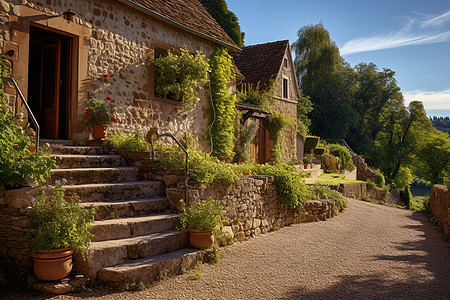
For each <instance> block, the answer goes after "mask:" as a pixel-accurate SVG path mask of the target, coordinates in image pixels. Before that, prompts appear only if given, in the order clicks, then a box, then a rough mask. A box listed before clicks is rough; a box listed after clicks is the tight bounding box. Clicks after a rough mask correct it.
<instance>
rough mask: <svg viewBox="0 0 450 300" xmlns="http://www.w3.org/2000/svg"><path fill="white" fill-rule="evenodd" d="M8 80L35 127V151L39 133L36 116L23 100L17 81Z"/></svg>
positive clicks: (37, 147) (37, 146)
mask: <svg viewBox="0 0 450 300" xmlns="http://www.w3.org/2000/svg"><path fill="white" fill-rule="evenodd" d="M8 79H9V80H11V82H12V83H13V85H14V87H15V89H16V91H17V93H18V94H19V98H20V100H22V104H23V105H24V106H25V108H26V109H27V112H28V117H29V118H30V119H31V122H33V125H34V127H35V129H36V136H35V142H36V153H37V151H38V149H39V133H40V127H39V124H38V122H37V121H36V118H35V117H34V115H33V112H32V111H31V109H30V107H29V106H28V103H27V101H26V100H25V97H24V96H23V94H22V91H21V90H20V88H19V86H18V85H17V82H16V80H15V79H14V78H12V77H8Z"/></svg>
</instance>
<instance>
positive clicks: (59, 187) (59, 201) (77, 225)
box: [30, 181, 95, 252]
mask: <svg viewBox="0 0 450 300" xmlns="http://www.w3.org/2000/svg"><path fill="white" fill-rule="evenodd" d="M64 196H65V193H64V188H63V183H60V182H58V181H57V182H56V183H55V185H54V187H53V189H52V195H51V196H50V197H47V196H46V195H45V194H44V192H41V193H40V194H39V195H38V196H37V197H36V198H32V201H31V211H30V221H31V226H32V228H33V229H34V230H33V237H34V242H33V246H32V250H33V252H34V251H36V250H51V249H57V248H67V247H68V248H72V249H73V250H74V251H76V252H80V251H83V250H85V249H86V248H87V246H88V245H89V242H90V240H91V237H92V235H91V233H90V232H89V229H90V228H91V226H92V223H93V222H94V214H95V211H94V209H83V208H81V206H80V205H79V203H80V202H81V200H80V199H79V198H77V197H72V198H71V199H70V200H65V199H64Z"/></svg>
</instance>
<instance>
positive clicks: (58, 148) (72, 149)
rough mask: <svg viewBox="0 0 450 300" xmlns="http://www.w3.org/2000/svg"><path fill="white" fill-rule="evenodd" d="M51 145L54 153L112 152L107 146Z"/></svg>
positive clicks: (92, 153) (95, 153)
mask: <svg viewBox="0 0 450 300" xmlns="http://www.w3.org/2000/svg"><path fill="white" fill-rule="evenodd" d="M50 147H51V152H52V153H53V154H74V155H100V154H110V152H111V150H110V148H109V147H107V146H66V145H50Z"/></svg>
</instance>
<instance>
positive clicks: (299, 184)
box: [252, 163, 312, 208]
mask: <svg viewBox="0 0 450 300" xmlns="http://www.w3.org/2000/svg"><path fill="white" fill-rule="evenodd" d="M252 170H253V172H254V173H256V174H258V175H271V176H273V177H274V178H275V182H276V184H277V189H278V199H279V200H280V201H281V202H282V203H283V204H284V205H286V206H287V207H289V208H297V207H301V206H302V204H303V203H304V202H305V201H307V200H310V199H312V192H311V188H310V187H308V186H307V185H306V184H305V183H304V182H303V175H302V174H300V173H298V172H296V171H295V170H294V169H293V167H292V166H290V165H288V164H286V163H278V164H274V165H271V164H264V165H255V166H254V167H253V169H252Z"/></svg>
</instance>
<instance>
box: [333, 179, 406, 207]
mask: <svg viewBox="0 0 450 300" xmlns="http://www.w3.org/2000/svg"><path fill="white" fill-rule="evenodd" d="M337 191H338V192H339V193H341V194H342V195H344V196H346V197H352V198H356V199H361V200H362V199H370V200H375V201H378V202H380V203H384V204H390V205H398V204H400V195H399V192H398V189H397V188H391V189H382V188H378V187H373V186H371V185H368V184H366V183H365V182H360V183H346V184H340V185H339V186H338V188H337Z"/></svg>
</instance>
